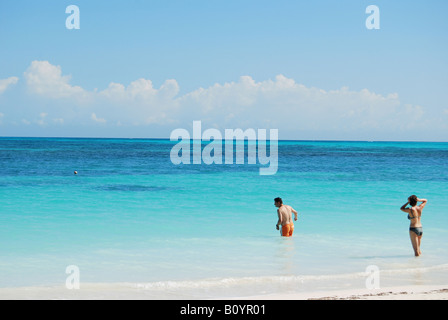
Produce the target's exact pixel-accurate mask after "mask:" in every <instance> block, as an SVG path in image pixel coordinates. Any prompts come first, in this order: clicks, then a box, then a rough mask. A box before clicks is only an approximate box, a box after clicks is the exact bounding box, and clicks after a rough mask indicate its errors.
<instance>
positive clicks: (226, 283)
mask: <svg viewBox="0 0 448 320" xmlns="http://www.w3.org/2000/svg"><path fill="white" fill-rule="evenodd" d="M433 271H448V264H442V265H436V266H430V267H419V268H407V269H387V270H380V273H381V274H382V275H386V276H387V275H389V276H394V275H397V274H400V275H413V274H416V273H418V274H420V273H425V272H433ZM369 274H370V273H366V272H355V273H345V274H327V275H285V276H259V277H240V278H237V277H229V278H213V279H202V280H179V281H157V282H149V283H136V284H134V287H135V288H137V289H143V290H175V289H213V288H231V287H239V286H257V285H264V286H270V285H279V286H282V285H289V286H293V285H300V284H306V283H314V282H324V281H325V282H340V281H350V280H359V279H365V278H366V276H368V275H369Z"/></svg>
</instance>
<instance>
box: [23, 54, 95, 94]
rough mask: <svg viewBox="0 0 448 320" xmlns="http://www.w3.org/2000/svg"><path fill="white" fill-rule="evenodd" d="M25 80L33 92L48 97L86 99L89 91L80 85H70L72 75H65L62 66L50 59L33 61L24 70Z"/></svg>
mask: <svg viewBox="0 0 448 320" xmlns="http://www.w3.org/2000/svg"><path fill="white" fill-rule="evenodd" d="M24 76H25V80H26V83H27V85H28V88H29V89H30V90H31V92H33V93H36V94H39V95H42V96H46V97H48V98H53V99H59V98H76V99H79V100H80V99H86V98H87V95H88V93H87V92H86V91H85V90H84V89H82V88H81V87H79V86H72V85H70V83H69V82H70V78H71V77H70V76H63V75H62V70H61V67H60V66H54V65H52V64H50V63H49V62H48V61H33V62H32V63H31V66H30V67H29V68H28V69H27V71H25V72H24Z"/></svg>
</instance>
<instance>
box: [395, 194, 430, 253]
mask: <svg viewBox="0 0 448 320" xmlns="http://www.w3.org/2000/svg"><path fill="white" fill-rule="evenodd" d="M418 202H421V204H420V205H419V206H418V205H417V203H418ZM427 202H428V200H426V199H419V198H417V196H415V195H412V196H410V197H409V198H408V202H406V203H405V204H404V205H403V206H402V207H401V208H400V210H401V211H403V212H406V213H407V214H408V219H409V220H410V221H411V225H410V226H409V235H410V237H411V242H412V247H413V248H414V253H415V256H416V257H418V256H420V255H421V254H422V251H421V250H420V245H421V242H422V236H423V228H422V221H421V219H422V211H423V208H424V207H425V205H426V203H427ZM407 205H410V206H411V207H410V208H406V207H407Z"/></svg>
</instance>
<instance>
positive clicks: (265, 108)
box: [0, 60, 448, 140]
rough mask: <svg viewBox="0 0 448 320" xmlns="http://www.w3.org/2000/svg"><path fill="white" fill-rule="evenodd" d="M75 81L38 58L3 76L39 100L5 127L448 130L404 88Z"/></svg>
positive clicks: (3, 117) (371, 135)
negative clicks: (408, 98)
mask: <svg viewBox="0 0 448 320" xmlns="http://www.w3.org/2000/svg"><path fill="white" fill-rule="evenodd" d="M71 82H72V79H71V76H70V75H64V73H63V70H62V67H61V66H57V65H53V64H52V63H50V62H49V61H37V60H36V61H32V62H31V64H30V65H29V67H28V68H27V69H26V70H25V71H24V73H23V78H21V79H19V77H9V78H7V79H0V95H5V94H6V93H7V92H8V93H10V94H12V92H13V91H14V90H15V89H17V90H19V89H18V88H17V84H18V83H22V85H23V94H24V95H25V96H26V97H27V98H29V101H31V102H32V104H31V105H28V104H27V105H21V106H11V108H9V109H6V110H0V111H1V113H0V126H1V127H4V128H19V127H28V128H34V131H35V132H37V134H39V132H48V131H42V130H43V129H47V130H48V129H49V128H57V130H55V131H53V132H57V134H55V136H80V137H82V136H85V135H86V134H87V135H88V134H89V128H90V129H93V128H98V127H100V128H101V130H103V132H104V133H105V136H112V137H113V136H117V137H155V138H167V137H169V132H170V131H171V130H173V129H175V128H179V127H180V128H187V129H188V128H191V126H192V122H193V121H194V120H201V121H202V122H203V124H205V125H208V126H209V127H211V128H217V129H220V130H223V129H225V128H243V129H246V128H265V129H274V128H276V129H279V134H280V139H299V140H300V139H329V140H331V139H335V140H338V139H339V140H344V139H345V140H403V139H404V140H405V139H408V140H409V137H411V138H412V137H413V135H409V132H415V133H416V135H415V137H417V136H418V134H419V133H422V132H425V133H426V135H425V136H426V137H428V136H429V137H431V135H432V136H433V137H434V138H433V140H438V139H437V137H440V136H443V133H444V132H446V130H447V129H448V126H447V120H448V109H445V110H443V111H442V112H441V114H430V113H428V112H427V110H425V107H424V106H420V105H411V104H406V103H403V102H401V101H400V99H399V96H398V94H397V93H390V94H388V95H381V94H376V93H375V92H372V91H370V90H368V89H362V90H360V91H353V90H350V88H347V87H343V88H340V89H335V90H323V89H320V88H315V87H307V86H306V85H305V84H301V83H297V82H296V81H295V80H294V79H290V78H287V77H285V76H283V75H281V74H279V75H277V76H275V78H274V79H273V80H272V79H267V80H263V81H259V82H257V81H255V80H254V79H253V78H252V77H251V76H249V75H244V76H241V77H240V78H239V79H238V80H237V81H232V82H226V83H216V84H214V85H212V86H210V87H208V88H197V89H195V90H193V91H190V92H187V93H185V94H182V95H180V94H179V92H180V87H179V84H178V82H177V81H176V80H175V79H168V80H166V81H165V82H164V83H163V84H162V85H161V86H160V87H159V88H155V87H154V85H153V82H152V81H151V80H150V79H144V78H140V79H136V80H134V81H132V82H131V83H129V84H121V83H115V82H110V84H109V86H108V87H107V88H104V89H101V90H98V89H95V90H90V91H89V90H86V89H84V88H82V87H81V86H77V85H73V84H72V83H71ZM15 87H16V88H15ZM1 127H0V129H1ZM64 128H66V130H65V129H64ZM73 128H77V130H75V131H74V129H73ZM11 131H12V132H14V130H11ZM30 132H33V130H31V131H30ZM428 134H429V135H428ZM415 140H418V138H416V139H415ZM427 140H428V139H427Z"/></svg>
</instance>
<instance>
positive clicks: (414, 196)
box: [409, 195, 417, 206]
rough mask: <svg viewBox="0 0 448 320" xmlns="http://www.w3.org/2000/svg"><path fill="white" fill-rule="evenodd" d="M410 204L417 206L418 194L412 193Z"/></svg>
mask: <svg viewBox="0 0 448 320" xmlns="http://www.w3.org/2000/svg"><path fill="white" fill-rule="evenodd" d="M409 204H410V205H411V206H415V205H416V204H417V196H416V195H412V196H410V197H409Z"/></svg>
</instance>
